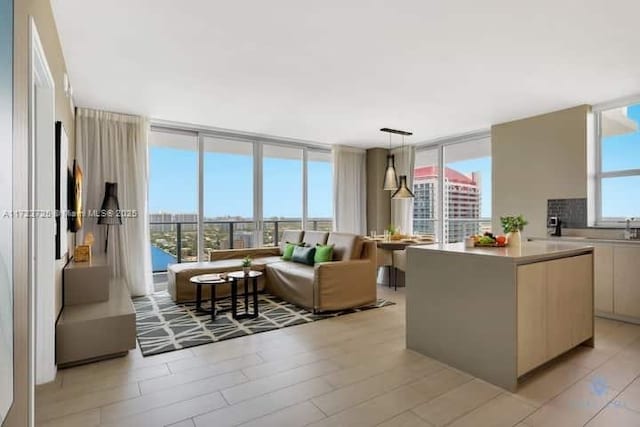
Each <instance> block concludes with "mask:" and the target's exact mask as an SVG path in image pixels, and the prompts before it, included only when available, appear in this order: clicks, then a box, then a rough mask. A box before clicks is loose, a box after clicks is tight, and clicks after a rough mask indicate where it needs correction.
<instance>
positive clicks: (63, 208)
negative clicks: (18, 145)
mask: <svg viewBox="0 0 640 427" xmlns="http://www.w3.org/2000/svg"><path fill="white" fill-rule="evenodd" d="M55 135H56V259H62V258H64V256H65V255H66V254H67V252H68V247H69V245H68V241H67V230H68V229H69V227H68V223H67V206H68V202H67V189H68V187H69V183H68V182H67V179H68V176H69V166H68V165H67V161H68V160H67V159H68V158H69V138H68V137H67V132H66V130H65V128H64V126H63V125H62V122H60V121H57V122H56V130H55Z"/></svg>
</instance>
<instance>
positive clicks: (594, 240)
mask: <svg viewBox="0 0 640 427" xmlns="http://www.w3.org/2000/svg"><path fill="white" fill-rule="evenodd" d="M529 239H530V240H534V241H545V240H547V241H555V242H572V243H576V242H577V243H585V244H587V245H589V244H591V243H609V244H616V245H638V246H640V240H624V239H600V238H597V237H581V236H560V237H558V236H547V237H529Z"/></svg>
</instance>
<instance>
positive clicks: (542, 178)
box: [491, 105, 592, 236]
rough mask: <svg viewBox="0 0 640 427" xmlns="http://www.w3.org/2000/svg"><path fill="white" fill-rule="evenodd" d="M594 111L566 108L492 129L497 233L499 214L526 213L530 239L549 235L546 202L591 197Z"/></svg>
mask: <svg viewBox="0 0 640 427" xmlns="http://www.w3.org/2000/svg"><path fill="white" fill-rule="evenodd" d="M590 110H591V108H590V107H589V106H587V105H581V106H578V107H575V108H570V109H567V110H562V111H556V112H553V113H548V114H544V115H540V116H535V117H530V118H526V119H522V120H516V121H513V122H509V123H503V124H498V125H495V126H493V127H492V128H491V143H492V149H491V152H492V165H493V204H492V207H493V209H492V214H493V229H494V230H496V231H498V230H500V231H501V230H502V228H501V226H500V216H504V215H517V214H523V215H524V216H525V218H526V219H527V220H528V221H529V225H528V226H527V227H526V228H525V231H524V234H525V235H526V236H545V235H546V232H547V227H546V220H547V200H548V199H563V198H584V197H587V142H588V140H589V138H590V134H591V132H592V130H591V128H590V127H589V123H590V120H589V115H590Z"/></svg>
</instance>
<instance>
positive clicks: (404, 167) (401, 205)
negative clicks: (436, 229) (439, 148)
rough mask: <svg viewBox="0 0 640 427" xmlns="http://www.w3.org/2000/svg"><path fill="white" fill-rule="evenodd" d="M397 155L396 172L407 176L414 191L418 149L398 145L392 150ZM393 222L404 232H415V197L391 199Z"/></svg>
mask: <svg viewBox="0 0 640 427" xmlns="http://www.w3.org/2000/svg"><path fill="white" fill-rule="evenodd" d="M391 154H393V155H395V158H396V159H395V161H396V174H397V175H398V179H400V178H399V177H400V175H406V176H407V186H408V187H409V189H410V190H411V191H413V169H414V168H415V162H416V149H415V147H413V146H405V147H398V148H395V149H393V150H391ZM391 223H392V224H393V225H394V226H395V227H396V228H399V229H400V231H401V232H402V233H403V234H413V199H391Z"/></svg>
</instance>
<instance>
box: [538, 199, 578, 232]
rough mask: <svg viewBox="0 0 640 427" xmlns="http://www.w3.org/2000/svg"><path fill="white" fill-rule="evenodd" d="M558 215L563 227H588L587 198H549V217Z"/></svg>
mask: <svg viewBox="0 0 640 427" xmlns="http://www.w3.org/2000/svg"><path fill="white" fill-rule="evenodd" d="M552 216H557V217H558V218H560V220H561V221H562V227H563V228H586V227H587V199H586V198H585V199H549V200H547V219H549V217H552Z"/></svg>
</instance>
